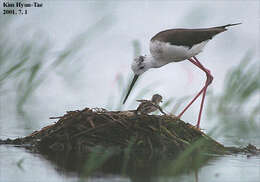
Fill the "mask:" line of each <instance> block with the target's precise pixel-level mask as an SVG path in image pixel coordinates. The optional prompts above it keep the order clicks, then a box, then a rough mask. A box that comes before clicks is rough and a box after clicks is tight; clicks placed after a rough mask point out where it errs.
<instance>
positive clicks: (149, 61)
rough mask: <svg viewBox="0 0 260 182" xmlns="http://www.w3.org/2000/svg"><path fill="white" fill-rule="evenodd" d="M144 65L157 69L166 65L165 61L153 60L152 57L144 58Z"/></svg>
mask: <svg viewBox="0 0 260 182" xmlns="http://www.w3.org/2000/svg"><path fill="white" fill-rule="evenodd" d="M145 64H146V65H147V67H148V68H159V67H161V66H163V65H165V64H167V63H165V61H163V60H161V61H159V60H158V59H156V58H154V57H153V56H152V55H148V56H146V57H145Z"/></svg>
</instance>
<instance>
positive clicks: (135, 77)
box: [123, 75, 139, 104]
mask: <svg viewBox="0 0 260 182" xmlns="http://www.w3.org/2000/svg"><path fill="white" fill-rule="evenodd" d="M138 77H139V75H135V76H134V78H133V81H132V83H131V85H130V87H129V89H128V92H127V94H126V96H125V99H124V101H123V104H124V103H125V101H126V100H127V98H128V96H129V94H130V92H131V90H132V88H133V87H134V84H135V82H136V80H137V79H138Z"/></svg>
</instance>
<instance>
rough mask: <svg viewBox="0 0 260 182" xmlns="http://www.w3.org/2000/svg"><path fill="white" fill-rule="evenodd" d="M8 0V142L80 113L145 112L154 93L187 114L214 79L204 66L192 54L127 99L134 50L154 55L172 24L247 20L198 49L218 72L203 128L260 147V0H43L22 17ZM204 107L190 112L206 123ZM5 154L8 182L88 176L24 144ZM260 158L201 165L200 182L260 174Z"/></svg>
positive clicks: (0, 90) (3, 124)
mask: <svg viewBox="0 0 260 182" xmlns="http://www.w3.org/2000/svg"><path fill="white" fill-rule="evenodd" d="M0 1H1V3H0V8H1V14H0V25H1V27H0V139H5V138H8V137H9V138H16V137H22V136H26V135H28V134H30V133H32V132H33V131H34V130H39V129H40V128H42V127H44V126H46V125H49V124H52V123H53V122H55V121H54V120H50V119H49V117H51V116H61V115H63V114H65V112H66V111H70V110H77V109H79V110H80V109H83V108H85V107H104V108H106V109H109V110H117V109H122V110H127V109H135V108H136V106H137V103H136V102H135V99H149V98H150V97H151V96H152V95H153V94H154V93H159V94H161V95H162V96H163V100H164V101H169V102H166V104H167V107H166V108H165V110H166V111H168V112H170V111H172V110H174V113H175V114H178V113H179V112H180V111H181V110H182V109H183V108H184V106H185V105H186V104H187V103H188V101H189V100H190V99H191V97H192V96H194V95H195V93H197V92H198V91H199V90H200V89H201V88H202V86H203V85H204V82H205V79H206V78H205V75H204V73H203V72H202V71H201V70H199V69H198V68H197V67H195V66H194V65H193V64H191V63H189V62H188V61H184V62H181V63H175V64H169V65H167V66H164V67H162V68H160V69H152V70H149V71H148V72H146V73H145V74H144V75H142V77H141V79H140V80H139V82H138V83H137V85H136V87H135V89H134V90H133V92H132V94H131V95H130V97H129V99H128V101H127V103H126V105H124V106H123V105H122V104H121V103H122V95H123V94H125V91H126V88H127V84H128V82H129V79H131V78H132V76H133V75H132V71H131V69H130V65H131V62H132V60H133V58H134V55H137V54H138V52H140V54H149V40H150V38H151V37H152V36H153V35H155V34H156V33H157V32H159V31H162V30H164V29H169V28H180V27H185V28H202V27H211V26H220V25H225V24H229V23H238V22H242V24H241V25H239V26H235V27H229V30H228V31H226V32H224V33H222V34H220V35H218V36H216V37H215V38H214V39H213V40H212V41H210V42H209V44H208V45H207V46H206V48H205V49H204V52H202V53H201V54H200V55H199V56H198V59H199V60H200V61H201V62H202V63H203V64H204V65H205V67H207V68H208V69H210V70H211V72H212V75H213V76H214V81H213V83H212V85H210V87H209V92H208V94H207V96H206V105H205V107H204V108H205V110H204V112H203V115H202V121H201V128H202V129H203V131H205V132H206V133H208V134H209V135H211V136H213V137H214V139H216V140H218V141H220V142H221V143H223V144H225V145H228V146H230V145H233V146H236V147H239V146H246V145H247V144H248V143H252V144H254V145H256V146H257V147H258V148H259V147H260V141H259V137H260V135H259V129H260V91H259V90H260V81H259V78H260V67H259V66H260V64H259V57H260V54H259V52H260V51H259V42H260V36H259V35H260V32H259V28H260V22H259V21H260V15H259V13H260V3H259V1H236V0H234V1H231V0H230V1H202V0H201V1H142V2H139V1H107V0H104V1H83V0H82V1H61V0H59V1H58V0H56V1H45V0H42V1H38V0H37V2H40V3H43V7H42V8H28V14H27V15H15V16H14V15H3V14H2V10H3V7H2V3H3V0H0ZM10 2H11V1H10ZM23 2H25V1H23ZM27 2H28V1H27ZM29 2H32V1H29ZM187 97H188V99H187ZM199 104H200V100H198V101H197V102H196V103H194V105H193V106H192V107H191V108H190V109H189V110H187V111H186V113H185V114H184V115H183V117H182V119H183V120H184V121H186V122H190V123H191V124H196V121H197V116H198V112H199ZM178 105H179V107H178ZM176 109H177V111H176ZM0 158H1V159H5V160H0V181H1V179H2V180H3V181H17V180H18V179H19V180H23V181H28V180H30V181H35V180H36V181H39V180H42V181H46V179H47V180H49V181H50V180H51V181H55V182H56V181H63V182H64V181H78V178H76V177H68V176H66V175H65V174H63V173H59V172H57V171H56V170H55V169H56V167H55V166H53V165H52V164H51V163H49V162H48V161H47V160H45V159H43V158H41V157H40V156H38V155H35V154H31V153H29V152H27V151H25V150H23V149H20V148H15V147H10V146H1V147H0ZM259 161H260V160H259V157H258V156H256V157H250V158H247V157H246V156H245V155H240V156H223V157H221V158H219V159H216V160H214V161H211V162H210V163H209V164H208V165H206V166H204V167H203V168H201V169H200V171H199V175H198V176H199V181H208V179H209V178H210V179H211V181H230V180H231V179H232V180H234V181H241V182H244V181H258V180H259V176H260V171H259ZM58 170H59V169H58ZM194 177H195V176H194V174H193V173H190V174H187V175H183V176H180V177H179V178H177V179H182V181H183V179H185V180H186V181H192V180H193V179H194ZM110 178H111V180H110V181H114V179H117V180H118V181H119V180H120V181H130V179H129V178H128V177H127V176H120V175H118V176H114V177H112V176H109V177H106V176H105V177H103V181H109V179H110ZM34 179H35V180H34ZM93 181H95V178H93ZM98 181H99V178H98ZM100 181H102V179H101V180H100ZM158 181H165V180H163V179H162V180H158ZM179 181H181V180H179Z"/></svg>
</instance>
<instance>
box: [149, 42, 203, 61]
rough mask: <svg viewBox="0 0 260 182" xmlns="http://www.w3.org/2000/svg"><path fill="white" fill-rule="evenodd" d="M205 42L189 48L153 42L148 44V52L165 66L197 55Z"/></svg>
mask: <svg viewBox="0 0 260 182" xmlns="http://www.w3.org/2000/svg"><path fill="white" fill-rule="evenodd" d="M207 42H208V40H207V41H203V42H201V43H199V44H195V45H194V46H192V47H191V48H189V47H186V46H175V45H171V44H170V43H165V42H161V41H157V40H155V41H151V42H150V52H151V54H152V56H153V57H154V58H155V59H157V60H161V61H163V62H165V64H167V63H169V62H178V61H183V60H185V59H189V58H191V57H193V56H195V55H197V54H199V53H200V52H201V51H202V50H203V48H204V46H205V45H206V44H207Z"/></svg>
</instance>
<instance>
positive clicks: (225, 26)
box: [214, 23, 242, 30]
mask: <svg viewBox="0 0 260 182" xmlns="http://www.w3.org/2000/svg"><path fill="white" fill-rule="evenodd" d="M240 24H242V23H232V24H227V25H223V26H218V27H214V28H223V29H225V30H227V29H226V28H227V27H231V26H235V25H240Z"/></svg>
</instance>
